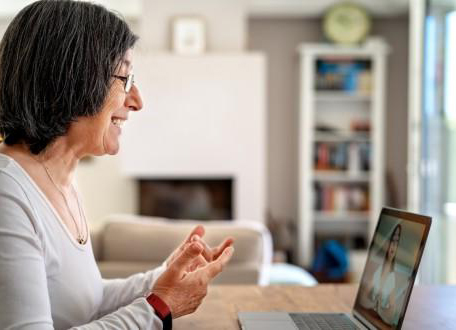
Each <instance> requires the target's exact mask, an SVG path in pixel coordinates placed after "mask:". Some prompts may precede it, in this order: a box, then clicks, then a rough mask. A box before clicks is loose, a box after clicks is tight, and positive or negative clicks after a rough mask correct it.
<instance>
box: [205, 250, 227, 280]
mask: <svg viewBox="0 0 456 330" xmlns="http://www.w3.org/2000/svg"><path fill="white" fill-rule="evenodd" d="M233 252H234V248H233V247H232V246H229V247H227V248H226V249H225V250H223V252H222V254H221V255H220V256H219V257H218V258H217V259H216V260H214V261H213V262H211V263H209V264H208V265H207V266H206V267H204V268H201V270H202V271H204V272H205V274H206V276H207V277H208V278H209V280H211V279H213V278H214V277H216V276H217V275H218V274H219V273H220V272H221V271H222V270H223V268H224V267H225V265H226V264H227V263H228V261H230V259H231V257H232V256H233Z"/></svg>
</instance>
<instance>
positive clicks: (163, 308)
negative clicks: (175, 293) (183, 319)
mask: <svg viewBox="0 0 456 330" xmlns="http://www.w3.org/2000/svg"><path fill="white" fill-rule="evenodd" d="M146 300H147V302H148V303H149V305H150V306H152V308H153V309H154V312H155V314H156V315H157V316H158V317H159V318H160V320H161V321H162V323H163V330H171V329H172V328H173V317H172V314H171V309H170V308H169V306H168V304H167V303H166V302H165V301H164V300H163V299H161V298H160V297H159V296H158V295H156V294H155V293H153V292H151V293H150V294H148V295H147V296H146Z"/></svg>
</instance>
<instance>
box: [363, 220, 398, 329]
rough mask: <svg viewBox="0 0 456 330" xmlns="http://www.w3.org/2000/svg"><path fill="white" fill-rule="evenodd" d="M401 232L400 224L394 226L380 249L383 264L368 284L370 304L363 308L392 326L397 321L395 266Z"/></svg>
mask: <svg viewBox="0 0 456 330" xmlns="http://www.w3.org/2000/svg"><path fill="white" fill-rule="evenodd" d="M401 232H402V226H401V225H400V224H398V225H396V226H395V227H394V230H393V232H392V234H391V235H390V238H389V240H388V241H387V242H386V243H385V244H383V247H382V248H381V252H382V253H383V263H382V264H381V265H380V266H379V267H377V270H376V271H375V273H374V275H373V279H372V281H371V282H370V283H369V285H370V288H369V289H368V290H367V293H368V295H369V299H370V302H371V304H370V306H369V304H366V305H367V306H365V307H370V308H372V309H373V310H374V311H375V312H377V314H378V315H379V316H380V317H381V318H382V320H383V321H385V322H386V323H388V324H392V325H395V324H397V321H398V315H397V313H394V312H395V310H396V309H395V305H396V296H395V293H396V291H397V290H395V289H396V273H395V264H396V256H397V249H398V245H399V240H400V238H401ZM383 251H384V252H383ZM395 314H396V315H395Z"/></svg>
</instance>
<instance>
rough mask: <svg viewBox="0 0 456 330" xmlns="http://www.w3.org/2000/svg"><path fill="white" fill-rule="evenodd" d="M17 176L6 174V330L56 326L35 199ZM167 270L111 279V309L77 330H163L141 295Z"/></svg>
mask: <svg viewBox="0 0 456 330" xmlns="http://www.w3.org/2000/svg"><path fill="white" fill-rule="evenodd" d="M11 180H12V179H6V180H5V176H4V175H1V173H0V297H2V300H1V302H0V329H33V330H51V329H54V324H53V319H52V312H51V303H50V297H49V293H48V286H47V276H46V266H45V257H44V252H43V246H42V243H41V240H40V238H39V234H38V233H37V230H36V228H35V227H36V226H37V224H36V223H34V222H33V221H32V219H33V218H34V215H33V210H32V208H31V206H30V205H31V204H30V201H28V199H27V197H26V196H25V195H24V194H23V193H22V191H21V189H20V188H18V185H17V184H14V182H13V181H11ZM161 271H163V270H162V269H161V268H160V267H159V268H158V269H157V270H155V271H150V272H147V273H145V274H139V275H136V276H133V277H131V278H129V279H126V280H114V281H107V282H106V283H107V284H106V285H105V288H106V290H105V292H104V294H103V302H106V303H107V305H106V306H108V307H109V310H110V311H109V312H107V313H106V314H104V315H103V316H101V315H98V317H99V318H98V319H96V320H87V321H88V322H89V323H87V324H82V325H78V326H76V327H74V328H72V329H84V330H107V329H149V330H160V329H162V322H161V320H160V319H159V318H158V317H157V316H156V315H155V313H154V310H153V308H152V307H151V306H150V305H149V304H148V303H147V301H146V299H145V298H143V297H140V296H141V295H142V293H143V291H144V290H145V288H149V287H151V283H152V282H153V281H154V280H155V279H156V277H157V276H158V275H159V273H160V272H161ZM130 290H131V292H130ZM108 302H110V303H109V304H108ZM102 305H103V304H102ZM122 305H123V306H122ZM120 306H122V307H120Z"/></svg>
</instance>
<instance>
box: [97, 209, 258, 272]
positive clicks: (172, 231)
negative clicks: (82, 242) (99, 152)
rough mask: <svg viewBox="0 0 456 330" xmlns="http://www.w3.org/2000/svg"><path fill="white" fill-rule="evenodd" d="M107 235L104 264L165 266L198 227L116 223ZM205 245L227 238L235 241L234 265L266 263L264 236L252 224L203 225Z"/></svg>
mask: <svg viewBox="0 0 456 330" xmlns="http://www.w3.org/2000/svg"><path fill="white" fill-rule="evenodd" d="M113 220H114V219H111V220H110V221H109V222H108V223H107V224H106V226H105V229H104V233H103V237H102V240H103V260H104V261H138V262H149V263H151V262H152V263H161V262H163V261H164V260H165V259H166V258H167V257H168V256H169V255H170V254H171V253H172V251H174V249H175V248H176V247H177V245H178V244H180V243H181V242H182V241H183V240H184V239H185V237H186V236H187V235H188V234H189V232H190V231H191V230H192V228H193V227H194V226H195V225H196V224H197V223H196V222H193V221H172V220H157V219H154V220H150V219H144V218H136V219H135V220H133V221H125V217H122V221H113ZM203 225H204V227H205V229H206V234H205V236H204V239H205V241H206V242H207V243H208V244H209V245H210V246H215V245H217V244H219V243H220V242H221V241H222V240H223V239H224V238H225V237H227V236H233V237H235V238H236V239H235V243H234V248H235V253H234V255H233V258H232V260H231V261H230V262H231V263H239V262H247V261H248V262H254V263H258V264H260V263H262V262H263V254H264V253H263V250H264V249H265V247H264V244H265V243H264V242H263V234H264V233H262V232H261V231H260V230H259V229H258V228H255V227H254V226H252V225H251V224H246V223H245V222H239V221H229V222H226V221H208V222H204V223H203Z"/></svg>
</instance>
